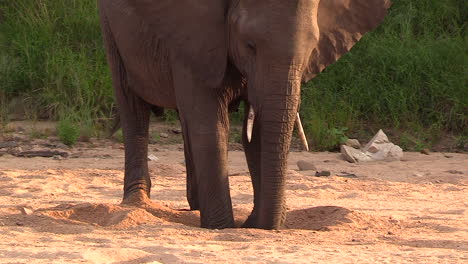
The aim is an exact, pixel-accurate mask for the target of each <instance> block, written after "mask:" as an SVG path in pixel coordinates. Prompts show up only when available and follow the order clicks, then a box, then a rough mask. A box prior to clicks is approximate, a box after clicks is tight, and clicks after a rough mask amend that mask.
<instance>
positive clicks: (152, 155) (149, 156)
mask: <svg viewBox="0 0 468 264" xmlns="http://www.w3.org/2000/svg"><path fill="white" fill-rule="evenodd" d="M148 160H149V161H158V160H159V158H158V157H156V156H155V155H154V154H150V155H148Z"/></svg>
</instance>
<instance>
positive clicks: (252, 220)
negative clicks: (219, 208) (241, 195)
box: [241, 212, 258, 228]
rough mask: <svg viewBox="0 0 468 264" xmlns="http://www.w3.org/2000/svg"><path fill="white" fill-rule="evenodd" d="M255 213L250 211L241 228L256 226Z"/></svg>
mask: <svg viewBox="0 0 468 264" xmlns="http://www.w3.org/2000/svg"><path fill="white" fill-rule="evenodd" d="M257 220H258V219H257V214H256V213H255V212H252V213H251V214H250V215H249V217H248V218H247V220H245V222H244V224H242V226H241V227H242V228H257Z"/></svg>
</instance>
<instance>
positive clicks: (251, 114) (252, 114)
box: [246, 106, 255, 143]
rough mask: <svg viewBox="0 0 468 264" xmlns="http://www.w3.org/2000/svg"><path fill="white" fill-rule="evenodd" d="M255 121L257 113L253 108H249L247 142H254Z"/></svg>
mask: <svg viewBox="0 0 468 264" xmlns="http://www.w3.org/2000/svg"><path fill="white" fill-rule="evenodd" d="M254 120H255V112H254V109H253V107H252V106H250V107H249V116H248V117H247V130H246V133H247V140H248V141H249V143H250V141H251V140H252V131H253V124H254Z"/></svg>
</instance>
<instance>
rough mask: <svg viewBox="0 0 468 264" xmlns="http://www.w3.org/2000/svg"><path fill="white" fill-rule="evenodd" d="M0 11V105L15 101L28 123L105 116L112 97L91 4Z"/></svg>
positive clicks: (32, 0) (40, 3)
mask: <svg viewBox="0 0 468 264" xmlns="http://www.w3.org/2000/svg"><path fill="white" fill-rule="evenodd" d="M0 11H1V14H2V15H0V84H1V86H0V98H2V99H0V102H1V103H2V105H7V104H6V103H7V102H9V99H10V98H13V97H18V96H20V97H24V98H25V99H26V100H25V102H26V103H27V104H28V105H27V106H25V107H26V108H27V109H28V110H29V112H30V113H28V116H31V117H32V118H51V119H60V118H62V117H61V115H64V113H74V115H78V117H79V119H81V120H85V119H86V120H98V119H99V118H100V117H102V116H109V115H110V114H109V113H110V111H111V108H112V105H113V91H112V87H111V82H110V75H109V71H108V67H107V65H106V58H105V53H104V48H103V45H102V41H101V32H100V28H99V19H98V14H97V7H96V1H95V0H66V1H65V0H17V1H11V0H0ZM5 98H6V99H5ZM0 113H1V112H0ZM3 113H4V112H3Z"/></svg>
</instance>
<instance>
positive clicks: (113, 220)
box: [41, 203, 162, 228]
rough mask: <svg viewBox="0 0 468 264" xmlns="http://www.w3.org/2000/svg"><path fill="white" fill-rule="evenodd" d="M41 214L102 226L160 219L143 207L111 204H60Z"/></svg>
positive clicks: (127, 226) (138, 223)
mask: <svg viewBox="0 0 468 264" xmlns="http://www.w3.org/2000/svg"><path fill="white" fill-rule="evenodd" d="M41 214H43V215H46V216H50V217H53V218H55V219H63V220H72V221H76V222H81V223H87V224H93V225H98V226H102V227H112V228H129V227H133V226H138V225H141V224H145V223H155V222H162V220H161V219H160V218H158V217H156V216H154V215H152V214H151V213H149V212H147V211H146V210H144V209H141V208H136V207H123V206H119V205H111V204H90V203H85V204H78V205H60V206H57V207H54V208H53V209H51V210H44V211H42V212H41Z"/></svg>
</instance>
